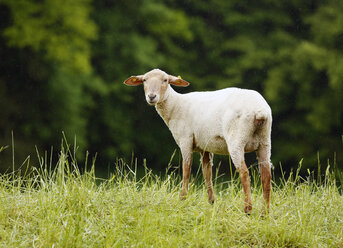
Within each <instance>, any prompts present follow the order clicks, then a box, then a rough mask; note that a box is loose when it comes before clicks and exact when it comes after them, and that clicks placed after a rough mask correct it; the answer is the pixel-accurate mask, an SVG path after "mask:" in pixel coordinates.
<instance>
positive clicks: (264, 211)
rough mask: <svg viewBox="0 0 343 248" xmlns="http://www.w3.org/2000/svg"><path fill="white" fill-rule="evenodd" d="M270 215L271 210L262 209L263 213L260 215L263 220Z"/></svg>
mask: <svg viewBox="0 0 343 248" xmlns="http://www.w3.org/2000/svg"><path fill="white" fill-rule="evenodd" d="M268 215H269V208H262V211H261V213H260V217H261V219H264V218H266V217H267V216H268Z"/></svg>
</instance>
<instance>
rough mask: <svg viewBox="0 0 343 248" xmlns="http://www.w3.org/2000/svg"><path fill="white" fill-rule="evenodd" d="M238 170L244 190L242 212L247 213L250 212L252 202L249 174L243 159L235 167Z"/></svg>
mask: <svg viewBox="0 0 343 248" xmlns="http://www.w3.org/2000/svg"><path fill="white" fill-rule="evenodd" d="M237 169H238V171H239V177H240V178H241V182H242V187H243V191H244V212H245V213H247V214H250V213H251V210H252V204H251V192H250V176H249V170H248V168H247V165H246V164H245V161H244V160H243V161H242V162H241V166H240V167H237Z"/></svg>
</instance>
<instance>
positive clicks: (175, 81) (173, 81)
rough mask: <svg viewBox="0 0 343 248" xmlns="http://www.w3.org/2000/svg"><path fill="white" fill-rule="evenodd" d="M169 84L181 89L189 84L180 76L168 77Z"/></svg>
mask: <svg viewBox="0 0 343 248" xmlns="http://www.w3.org/2000/svg"><path fill="white" fill-rule="evenodd" d="M168 80H169V83H170V84H172V85H175V86H181V87H186V86H188V85H189V83H188V82H187V81H185V80H183V79H182V78H181V77H180V76H178V77H175V76H171V75H169V76H168Z"/></svg>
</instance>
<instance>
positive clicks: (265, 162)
mask: <svg viewBox="0 0 343 248" xmlns="http://www.w3.org/2000/svg"><path fill="white" fill-rule="evenodd" d="M257 158H258V162H259V168H260V174H261V181H262V189H263V198H264V208H263V210H262V215H264V214H266V213H268V212H269V205H270V204H269V202H270V190H271V163H270V148H269V147H268V146H260V147H259V149H258V150H257Z"/></svg>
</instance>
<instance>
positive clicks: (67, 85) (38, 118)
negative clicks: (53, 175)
mask: <svg viewBox="0 0 343 248" xmlns="http://www.w3.org/2000/svg"><path fill="white" fill-rule="evenodd" d="M342 11H343V3H342V2H340V1H335V0H328V1H318V0H310V1H302V0H293V1H277V0H262V1H258V3H257V2H256V1H252V0H249V1H238V0H230V1H224V0H211V1H194V0H187V1H184V0H182V1H181V0H144V1H135V0H125V1H124V0H120V1H108V0H97V1H93V2H92V1H91V0H73V1H68V0H64V1H60V0H43V1H31V0H16V1H13V0H0V58H1V59H0V72H1V73H0V105H1V108H0V116H1V121H0V130H1V131H0V147H4V146H7V145H9V146H10V145H11V144H12V142H11V133H12V132H11V131H12V130H13V133H14V141H15V149H16V153H17V154H19V155H17V157H18V156H19V157H18V159H17V160H21V159H24V158H25V157H26V156H27V155H28V154H32V153H33V152H34V150H35V145H37V146H38V148H39V149H43V150H44V149H49V147H50V146H51V145H53V146H55V147H56V146H57V147H58V146H59V145H58V144H60V139H61V137H62V135H61V132H62V131H64V132H65V133H66V135H67V136H68V138H69V139H70V140H72V139H73V138H74V137H75V136H76V139H77V144H78V145H79V153H80V154H83V153H84V151H85V149H86V148H87V149H90V152H91V153H92V154H94V153H95V152H98V153H99V155H98V156H99V158H100V160H101V161H102V164H103V165H104V166H105V167H106V166H107V163H110V162H111V161H112V160H114V158H115V157H117V156H119V157H125V158H127V159H128V160H129V159H130V158H131V156H132V152H134V155H135V156H138V157H140V158H142V157H146V158H147V159H148V161H151V163H149V164H150V166H151V167H155V168H164V167H165V165H166V164H167V162H168V161H169V158H170V156H171V154H172V153H173V151H174V149H175V148H176V144H175V143H174V141H173V139H172V137H171V135H170V133H169V131H168V129H167V128H166V127H165V125H164V123H163V121H162V120H161V119H160V118H159V116H158V115H157V113H156V112H155V111H154V109H152V108H150V107H149V106H147V104H145V102H144V99H143V93H142V91H143V90H142V88H139V87H137V88H129V87H125V86H124V85H123V84H122V82H123V81H124V80H125V79H126V78H127V77H129V76H130V75H134V74H142V73H145V72H146V71H148V70H150V69H152V68H155V67H158V68H161V69H164V70H166V71H167V72H168V73H170V74H174V75H181V76H182V77H183V78H185V79H186V80H188V81H189V82H191V83H192V84H191V86H190V87H189V88H186V89H182V90H181V89H178V91H180V92H181V91H182V92H188V91H192V90H212V89H219V88H223V87H232V86H235V87H244V88H251V89H255V90H258V91H259V92H261V93H262V94H263V95H264V96H265V97H266V99H267V101H268V102H269V103H270V105H271V107H272V110H273V117H274V124H273V156H272V159H273V162H274V164H278V163H279V162H282V164H283V166H284V168H285V167H291V166H294V165H296V163H295V161H298V160H299V159H300V158H305V159H304V164H305V165H306V166H307V167H312V166H317V164H318V163H317V161H316V159H317V154H318V152H319V154H320V158H321V159H325V160H326V159H330V160H331V163H334V160H335V161H336V163H337V164H338V165H340V164H341V165H342V163H343V153H342V150H343V149H342V134H343V130H342V120H343V104H342V99H343V97H342V96H343V16H342V14H341V13H342ZM80 157H84V156H83V155H82V156H80ZM10 159H11V149H5V150H4V151H2V152H1V153H0V168H1V169H2V170H5V169H6V168H7V167H8V165H9V162H8V161H9V160H10ZM98 164H99V163H98Z"/></svg>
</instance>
